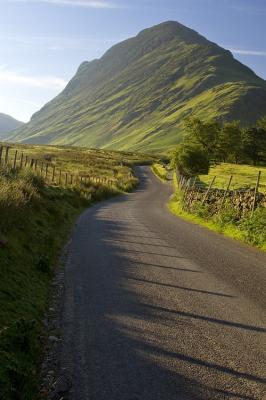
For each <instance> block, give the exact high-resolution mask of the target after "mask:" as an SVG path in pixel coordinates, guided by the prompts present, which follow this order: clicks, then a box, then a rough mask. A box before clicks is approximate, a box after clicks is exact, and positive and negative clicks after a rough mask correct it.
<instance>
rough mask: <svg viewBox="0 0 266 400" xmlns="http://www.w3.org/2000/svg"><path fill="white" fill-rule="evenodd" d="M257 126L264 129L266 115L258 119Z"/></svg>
mask: <svg viewBox="0 0 266 400" xmlns="http://www.w3.org/2000/svg"><path fill="white" fill-rule="evenodd" d="M257 126H258V128H261V129H264V130H265V131H266V115H265V116H264V117H262V118H261V119H259V120H258V122H257Z"/></svg>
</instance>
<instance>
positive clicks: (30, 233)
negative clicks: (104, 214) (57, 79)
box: [0, 145, 151, 400]
mask: <svg viewBox="0 0 266 400" xmlns="http://www.w3.org/2000/svg"><path fill="white" fill-rule="evenodd" d="M16 150H17V156H16ZM4 151H5V149H4ZM22 153H23V159H22V160H23V168H21V169H20V168H18V167H16V168H13V167H14V160H15V158H14V157H15V156H16V157H17V160H16V164H17V166H20V162H21V156H22ZM26 155H27V156H28V164H27V166H25V156H26ZM8 157H9V159H8V165H4V164H5V162H4V156H3V157H2V166H1V168H0V265H1V280H0V398H1V399H2V398H3V399H5V400H10V399H12V400H13V399H25V400H26V399H32V398H36V396H35V397H33V393H36V387H37V384H38V373H39V371H38V363H39V356H40V351H41V345H40V340H39V337H40V336H42V335H45V329H44V327H43V323H42V321H43V317H44V315H45V311H46V309H47V304H48V298H49V288H50V282H51V278H52V276H53V270H54V268H55V266H56V265H57V263H58V260H59V256H60V254H61V251H62V247H63V245H64V243H65V242H66V240H67V237H68V235H69V232H70V230H71V228H72V226H73V224H74V221H75V219H76V218H77V217H78V215H79V214H80V213H81V212H82V211H83V210H84V209H85V208H87V207H89V206H90V205H92V204H93V203H94V202H96V201H99V200H104V199H107V198H108V197H110V196H114V195H117V194H120V193H123V192H127V191H130V190H132V189H133V188H134V186H135V185H136V184H137V182H138V181H137V178H136V177H135V176H134V171H133V169H132V167H133V166H134V165H136V164H139V163H140V164H143V163H149V162H150V161H151V159H149V157H147V156H143V155H137V154H133V153H119V152H112V151H102V150H93V149H90V150H89V149H83V148H70V147H57V146H26V145H21V146H13V147H12V146H11V148H10V150H9V154H8ZM31 160H34V163H32V162H31ZM36 160H37V164H36ZM43 164H44V165H43ZM46 165H48V170H47V173H46ZM35 166H36V169H35ZM53 167H54V168H53ZM54 170H55V176H54V177H53V171H54ZM60 171H61V173H60ZM59 174H60V175H59ZM66 174H68V176H67V177H68V179H67V182H66ZM60 179H61V180H60Z"/></svg>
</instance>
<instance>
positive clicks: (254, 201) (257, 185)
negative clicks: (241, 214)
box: [251, 171, 261, 216]
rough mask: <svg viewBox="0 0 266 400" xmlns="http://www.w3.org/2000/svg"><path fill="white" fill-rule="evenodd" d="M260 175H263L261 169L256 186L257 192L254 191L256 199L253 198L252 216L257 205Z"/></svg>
mask: <svg viewBox="0 0 266 400" xmlns="http://www.w3.org/2000/svg"><path fill="white" fill-rule="evenodd" d="M260 177H261V171H259V174H258V177H257V182H256V186H255V193H254V199H253V204H252V210H251V216H253V214H254V211H255V207H256V200H257V194H258V190H259V186H260Z"/></svg>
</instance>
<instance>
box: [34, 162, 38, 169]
mask: <svg viewBox="0 0 266 400" xmlns="http://www.w3.org/2000/svg"><path fill="white" fill-rule="evenodd" d="M37 165H38V160H35V164H34V170H35V171H36V170H37Z"/></svg>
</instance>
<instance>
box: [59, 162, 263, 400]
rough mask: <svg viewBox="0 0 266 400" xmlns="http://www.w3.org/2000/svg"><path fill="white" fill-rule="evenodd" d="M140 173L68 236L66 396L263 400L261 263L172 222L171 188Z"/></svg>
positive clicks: (237, 247)
mask: <svg viewBox="0 0 266 400" xmlns="http://www.w3.org/2000/svg"><path fill="white" fill-rule="evenodd" d="M138 174H139V176H140V186H139V187H138V189H137V190H136V191H135V192H134V193H131V194H129V195H123V196H120V197H117V198H114V199H111V200H108V201H105V202H102V203H99V204H97V205H95V206H93V207H91V208H89V209H88V210H87V211H85V212H84V213H83V214H82V215H81V216H80V218H79V220H78V222H77V224H76V227H75V229H74V231H73V234H72V238H71V243H70V245H69V256H68V260H67V265H66V272H65V295H64V297H65V298H64V312H63V317H62V319H63V324H62V325H63V340H62V354H61V364H62V368H63V369H64V371H67V374H68V376H69V377H70V379H71V384H72V387H71V389H70V392H69V393H68V396H67V398H69V399H71V400H139V399H141V400H173V399H175V400H177V399H178V400H179V399H180V400H188V399H189V400H191V399H195V400H197V399H209V400H215V399H248V400H251V399H257V400H263V399H266V351H265V350H266V346H265V345H266V341H265V336H266V313H265V310H266V290H265V283H266V255H265V254H264V253H262V252H260V251H258V250H256V249H253V248H251V247H250V246H247V245H244V244H241V243H238V242H236V241H233V240H230V239H228V238H226V237H223V236H222V235H219V234H216V233H213V232H211V231H209V230H207V229H205V228H202V227H200V226H197V225H194V224H192V223H189V222H186V221H184V220H182V219H180V218H178V217H175V216H173V215H172V214H171V213H170V212H169V211H168V209H167V201H168V199H169V196H170V195H171V191H172V188H171V185H170V184H169V185H168V184H164V183H161V182H160V181H159V180H158V179H157V178H156V177H154V176H153V174H152V173H151V172H150V169H149V168H148V167H139V168H138Z"/></svg>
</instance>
